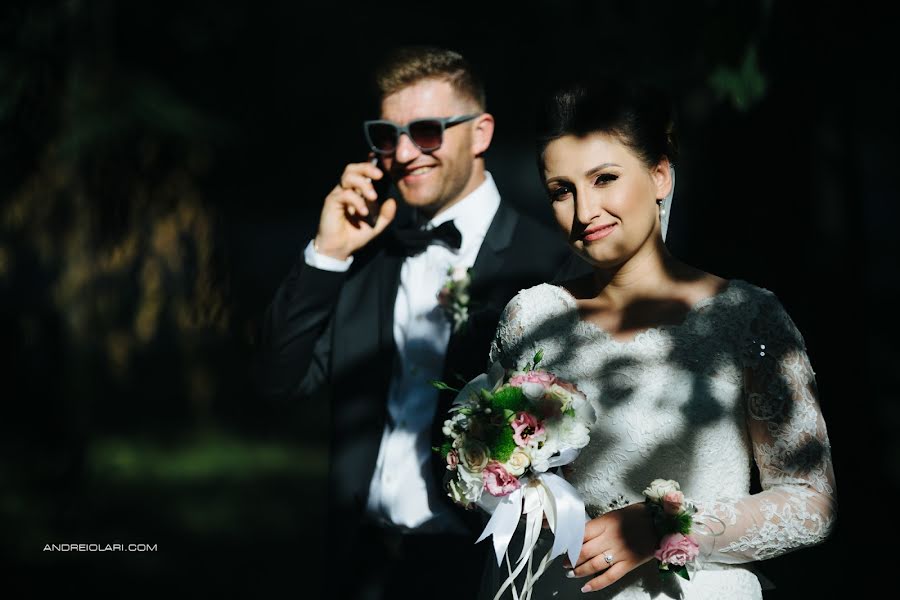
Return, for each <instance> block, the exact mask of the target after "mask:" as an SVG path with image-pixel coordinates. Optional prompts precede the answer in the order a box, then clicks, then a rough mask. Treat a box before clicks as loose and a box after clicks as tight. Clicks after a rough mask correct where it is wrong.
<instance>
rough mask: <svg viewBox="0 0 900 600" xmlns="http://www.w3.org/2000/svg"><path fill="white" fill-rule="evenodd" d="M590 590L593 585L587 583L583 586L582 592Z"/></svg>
mask: <svg viewBox="0 0 900 600" xmlns="http://www.w3.org/2000/svg"><path fill="white" fill-rule="evenodd" d="M589 591H591V586H589V585H585V586H584V587H583V588H581V593H582V594H583V593H586V592H589Z"/></svg>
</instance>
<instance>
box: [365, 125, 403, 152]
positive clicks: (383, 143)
mask: <svg viewBox="0 0 900 600" xmlns="http://www.w3.org/2000/svg"><path fill="white" fill-rule="evenodd" d="M369 139H370V140H371V141H372V145H373V146H375V147H376V148H378V149H379V150H381V151H382V152H393V150H394V149H395V148H396V147H397V128H396V127H394V126H393V125H388V124H387V123H373V124H371V125H369Z"/></svg>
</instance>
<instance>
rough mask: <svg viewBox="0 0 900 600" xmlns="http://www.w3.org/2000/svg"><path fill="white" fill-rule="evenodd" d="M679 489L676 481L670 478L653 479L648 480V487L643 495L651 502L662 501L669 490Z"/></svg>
mask: <svg viewBox="0 0 900 600" xmlns="http://www.w3.org/2000/svg"><path fill="white" fill-rule="evenodd" d="M680 489H681V486H679V485H678V482H677V481H672V480H671V479H654V480H653V481H652V482H650V487H648V488H647V489H646V490H644V495H645V496H647V498H649V499H650V500H652V501H653V502H662V499H663V498H664V497H665V495H666V494H668V493H669V492H677V491H678V490H680Z"/></svg>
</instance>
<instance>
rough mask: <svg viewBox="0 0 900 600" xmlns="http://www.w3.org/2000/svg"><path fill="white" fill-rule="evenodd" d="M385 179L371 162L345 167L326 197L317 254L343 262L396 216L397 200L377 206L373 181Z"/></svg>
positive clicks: (391, 199)
mask: <svg viewBox="0 0 900 600" xmlns="http://www.w3.org/2000/svg"><path fill="white" fill-rule="evenodd" d="M382 177H384V173H382V171H381V169H379V168H378V167H376V166H375V165H373V164H371V163H352V164H349V165H347V166H346V167H345V168H344V173H343V175H341V182H340V183H339V184H338V185H336V186H335V187H334V189H333V190H331V193H329V194H328V196H327V197H326V198H325V205H324V206H323V207H322V214H321V216H320V217H319V229H318V231H317V232H316V238H315V249H316V252H318V253H320V254H324V255H326V256H330V257H332V258H337V259H339V260H346V259H347V258H349V257H350V256H352V255H353V253H354V252H356V251H357V250H359V249H360V248H362V247H364V246H365V245H366V244H368V243H369V242H371V241H372V240H373V239H374V238H375V237H377V236H378V235H379V234H380V233H381V232H382V231H384V229H385V228H386V227H387V226H388V224H389V223H390V222H391V221H393V220H394V216H395V215H396V214H397V201H396V200H395V199H394V198H388V199H387V200H385V201H384V202H381V203H378V202H377V200H378V195H377V194H376V192H375V188H374V186H373V185H372V181H373V180H375V181H377V180H380V179H381V178H382Z"/></svg>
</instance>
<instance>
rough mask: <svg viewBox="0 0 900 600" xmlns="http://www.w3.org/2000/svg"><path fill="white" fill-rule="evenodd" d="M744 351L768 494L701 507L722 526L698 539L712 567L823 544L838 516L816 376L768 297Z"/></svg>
mask: <svg viewBox="0 0 900 600" xmlns="http://www.w3.org/2000/svg"><path fill="white" fill-rule="evenodd" d="M744 350H745V352H746V354H745V356H746V359H745V369H744V373H745V376H744V395H745V401H746V415H747V418H746V420H747V428H748V433H749V435H750V439H751V440H752V443H753V454H754V458H755V460H756V465H757V467H758V468H759V473H760V482H761V484H762V488H763V491H762V492H760V493H758V494H754V495H751V496H747V497H744V498H738V499H720V500H717V501H716V502H713V503H710V504H709V505H708V506H706V507H701V514H700V515H698V516H700V517H701V518H702V516H704V515H703V513H705V514H706V515H712V516H714V517H716V518H717V519H719V520H721V522H722V523H724V525H725V530H724V533H723V534H722V535H720V536H717V537H713V536H707V535H699V536H697V538H698V542H699V543H700V545H701V555H700V556H701V559H704V560H707V561H712V562H724V563H741V562H748V561H753V560H762V559H766V558H771V557H774V556H778V555H780V554H784V553H786V552H789V551H791V550H796V549H798V548H802V547H804V546H812V545H814V544H818V543H820V542H822V541H824V540H825V538H827V537H828V535H829V534H830V533H831V530H832V528H833V526H834V522H835V518H836V509H837V502H836V496H835V480H834V471H833V469H832V464H831V448H830V446H829V442H828V434H827V432H826V430H825V421H824V420H823V418H822V413H821V411H820V409H819V405H818V401H817V400H816V385H815V373H814V372H813V369H812V366H811V365H810V362H809V358H808V357H807V355H806V349H805V344H804V342H803V338H802V336H801V335H800V332H799V331H798V330H797V328H796V326H795V325H794V323H793V322H792V321H791V319H790V317H789V316H788V315H787V313H786V312H785V311H784V309H783V308H782V306H781V304H780V303H779V302H778V301H777V300H776V299H775V297H774V296H773V295H771V294H770V293H769V294H767V296H766V298H765V299H764V300H763V301H762V302H761V304H760V307H759V312H758V313H757V316H756V318H754V319H753V321H752V322H751V325H750V328H749V336H748V339H747V340H746V343H745V347H744ZM704 508H705V510H704ZM713 522H714V523H716V524H717V525H719V527H721V524H719V523H718V521H715V520H713Z"/></svg>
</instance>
